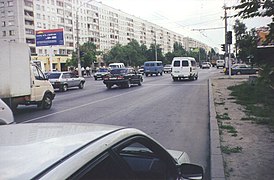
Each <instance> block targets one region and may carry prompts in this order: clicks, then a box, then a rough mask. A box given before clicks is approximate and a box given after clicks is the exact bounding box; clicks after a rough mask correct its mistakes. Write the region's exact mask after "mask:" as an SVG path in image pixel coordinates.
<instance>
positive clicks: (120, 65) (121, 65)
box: [108, 63, 125, 69]
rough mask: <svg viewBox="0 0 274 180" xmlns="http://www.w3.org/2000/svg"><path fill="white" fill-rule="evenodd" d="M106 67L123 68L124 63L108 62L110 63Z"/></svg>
mask: <svg viewBox="0 0 274 180" xmlns="http://www.w3.org/2000/svg"><path fill="white" fill-rule="evenodd" d="M108 67H109V68H110V69H116V68H124V67H125V65H124V63H110V64H109V65H108Z"/></svg>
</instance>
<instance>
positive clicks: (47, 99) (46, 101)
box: [38, 94, 52, 109]
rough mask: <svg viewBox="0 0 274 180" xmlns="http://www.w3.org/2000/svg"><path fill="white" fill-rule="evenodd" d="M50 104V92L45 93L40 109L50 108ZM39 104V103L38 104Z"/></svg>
mask: <svg viewBox="0 0 274 180" xmlns="http://www.w3.org/2000/svg"><path fill="white" fill-rule="evenodd" d="M51 105H52V98H51V95H50V94H45V96H44V98H43V100H42V103H41V107H42V109H50V108H51ZM38 106H39V104H38Z"/></svg>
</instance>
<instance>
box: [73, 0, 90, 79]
mask: <svg viewBox="0 0 274 180" xmlns="http://www.w3.org/2000/svg"><path fill="white" fill-rule="evenodd" d="M90 1H92V0H89V1H87V2H84V3H83V4H81V5H80V6H78V7H77V9H76V40H77V43H76V44H77V63H78V76H79V77H81V76H82V71H81V57H80V37H79V30H80V29H79V9H80V8H81V7H82V6H84V5H85V4H87V3H89V2H90Z"/></svg>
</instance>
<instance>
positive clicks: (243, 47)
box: [238, 29, 258, 64]
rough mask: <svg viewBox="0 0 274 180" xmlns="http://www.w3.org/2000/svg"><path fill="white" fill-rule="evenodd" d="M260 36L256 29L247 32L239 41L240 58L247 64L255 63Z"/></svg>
mask: <svg viewBox="0 0 274 180" xmlns="http://www.w3.org/2000/svg"><path fill="white" fill-rule="evenodd" d="M257 42H258V36H257V33H256V30H255V29H251V31H249V32H246V33H245V34H244V35H243V36H242V37H241V40H240V41H239V44H238V45H239V58H240V59H241V60H242V61H244V62H246V63H252V64H253V63H255V61H254V60H255V59H254V57H255V55H256V49H257Z"/></svg>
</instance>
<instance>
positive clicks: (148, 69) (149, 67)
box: [144, 61, 164, 76]
mask: <svg viewBox="0 0 274 180" xmlns="http://www.w3.org/2000/svg"><path fill="white" fill-rule="evenodd" d="M163 71H164V67H163V63H162V61H146V62H145V63H144V73H145V75H146V76H148V75H150V76H152V75H153V74H155V75H156V76H158V75H159V74H160V75H161V76H162V75H163Z"/></svg>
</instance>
